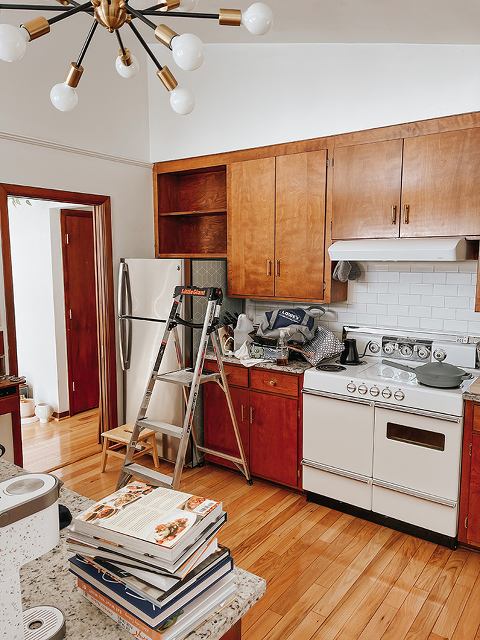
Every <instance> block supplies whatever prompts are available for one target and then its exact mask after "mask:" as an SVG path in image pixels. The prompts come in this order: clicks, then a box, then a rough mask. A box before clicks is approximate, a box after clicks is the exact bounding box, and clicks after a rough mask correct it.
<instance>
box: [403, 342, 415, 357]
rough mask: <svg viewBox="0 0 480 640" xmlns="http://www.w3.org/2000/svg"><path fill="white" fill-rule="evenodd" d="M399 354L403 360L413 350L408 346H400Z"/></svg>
mask: <svg viewBox="0 0 480 640" xmlns="http://www.w3.org/2000/svg"><path fill="white" fill-rule="evenodd" d="M400 353H401V354H402V356H403V357H404V358H409V357H410V356H411V355H412V353H413V349H412V347H411V346H410V345H409V344H402V346H401V347H400Z"/></svg>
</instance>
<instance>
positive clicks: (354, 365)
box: [332, 360, 367, 367]
mask: <svg viewBox="0 0 480 640" xmlns="http://www.w3.org/2000/svg"><path fill="white" fill-rule="evenodd" d="M335 362H337V363H338V364H340V360H335ZM345 364H346V365H347V367H358V365H359V364H367V361H366V360H359V361H358V362H348V363H345ZM332 366H333V365H332Z"/></svg>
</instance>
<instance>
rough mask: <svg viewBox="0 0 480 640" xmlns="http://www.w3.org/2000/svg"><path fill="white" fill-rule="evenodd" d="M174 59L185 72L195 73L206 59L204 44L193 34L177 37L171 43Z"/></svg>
mask: <svg viewBox="0 0 480 640" xmlns="http://www.w3.org/2000/svg"><path fill="white" fill-rule="evenodd" d="M171 47H172V53H173V59H174V60H175V62H176V64H177V65H178V66H179V67H180V69H183V70H184V71H194V70H195V69H198V67H200V66H201V64H202V62H203V57H204V53H203V52H204V49H205V47H204V46H203V42H202V41H201V40H200V38H199V37H197V36H195V35H194V34H193V33H183V34H182V35H181V36H175V37H174V38H173V40H172V43H171Z"/></svg>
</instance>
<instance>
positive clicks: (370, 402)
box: [302, 389, 374, 407]
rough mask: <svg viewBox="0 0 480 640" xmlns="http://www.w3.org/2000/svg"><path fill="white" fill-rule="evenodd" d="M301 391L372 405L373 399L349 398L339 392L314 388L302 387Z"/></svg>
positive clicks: (312, 394) (306, 393)
mask: <svg viewBox="0 0 480 640" xmlns="http://www.w3.org/2000/svg"><path fill="white" fill-rule="evenodd" d="M302 393H304V394H305V395H306V396H320V397H321V398H333V399H334V400H343V401H344V402H355V403H356V404H366V405H367V406H370V407H373V405H374V402H373V400H366V399H365V400H364V399H363V398H350V396H342V395H341V394H340V393H331V392H330V391H316V390H314V389H302Z"/></svg>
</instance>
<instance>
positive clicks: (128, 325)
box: [118, 260, 132, 371]
mask: <svg viewBox="0 0 480 640" xmlns="http://www.w3.org/2000/svg"><path fill="white" fill-rule="evenodd" d="M130 315H132V291H131V288H130V276H129V273H128V265H127V264H126V262H124V261H123V260H121V261H120V271H119V274H118V322H119V332H118V334H119V337H120V362H121V365H122V370H123V371H127V370H128V369H130V360H131V356H132V321H131V320H130V319H129V318H125V317H124V316H130Z"/></svg>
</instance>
